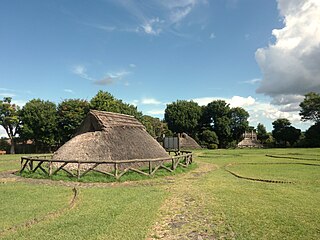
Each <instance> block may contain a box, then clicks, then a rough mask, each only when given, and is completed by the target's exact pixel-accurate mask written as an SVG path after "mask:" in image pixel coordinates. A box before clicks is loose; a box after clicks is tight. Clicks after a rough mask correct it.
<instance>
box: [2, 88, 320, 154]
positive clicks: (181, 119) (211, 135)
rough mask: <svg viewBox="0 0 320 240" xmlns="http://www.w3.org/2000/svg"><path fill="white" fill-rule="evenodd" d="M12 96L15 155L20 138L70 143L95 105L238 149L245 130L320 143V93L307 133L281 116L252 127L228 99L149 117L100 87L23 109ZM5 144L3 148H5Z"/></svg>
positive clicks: (269, 140) (5, 114) (267, 139)
mask: <svg viewBox="0 0 320 240" xmlns="http://www.w3.org/2000/svg"><path fill="white" fill-rule="evenodd" d="M11 100H12V99H11V98H9V97H5V98H4V99H3V100H0V125H2V126H3V127H4V129H5V131H6V133H7V135H8V138H9V140H10V143H11V144H10V146H11V149H10V152H11V153H14V146H15V143H16V141H18V142H26V141H28V140H31V141H32V143H33V144H34V145H35V146H36V151H51V148H52V147H53V148H56V147H59V146H61V145H62V144H64V143H65V142H66V141H68V140H69V139H70V138H71V137H72V136H73V135H74V133H75V132H76V130H77V128H78V127H79V126H80V124H81V122H82V121H83V119H84V117H85V116H86V114H87V113H88V112H89V110H90V109H94V110H101V111H109V112H117V113H123V114H128V115H132V116H134V117H136V118H137V119H138V120H139V121H141V122H142V123H143V124H144V126H145V127H146V129H147V131H148V132H149V133H150V134H151V135H152V136H153V137H158V138H161V137H162V136H163V135H173V134H175V133H182V132H185V133H187V134H188V135H190V136H192V137H193V138H195V140H196V141H197V142H198V143H200V144H201V145H202V146H204V147H207V148H213V149H214V148H230V147H235V146H236V145H237V143H238V142H239V141H240V140H241V137H242V134H243V133H244V132H245V131H253V130H254V131H256V132H257V136H258V139H259V141H260V142H261V143H262V144H264V145H266V146H269V147H288V146H298V147H299V146H301V147H320V95H319V94H317V93H314V92H311V93H308V94H306V95H305V98H304V100H303V102H301V103H300V107H301V111H300V115H301V120H302V121H312V122H314V125H312V126H311V127H310V128H309V129H308V130H307V131H306V132H304V133H303V132H301V130H300V129H297V128H295V127H293V126H292V125H291V123H290V121H289V120H288V119H285V118H280V119H277V120H275V121H274V122H273V123H272V125H273V130H272V132H271V133H268V132H267V131H266V128H265V126H264V125H263V124H261V123H259V124H258V126H257V127H256V129H255V127H253V126H249V122H248V118H249V113H248V112H247V111H246V110H245V109H243V108H241V107H235V108H232V107H230V105H229V104H227V103H226V102H225V101H224V100H214V101H212V102H210V103H209V104H208V105H206V106H199V105H198V104H197V103H196V102H193V101H186V100H177V101H175V102H172V103H170V104H168V105H167V107H166V109H165V115H164V120H162V121H161V120H160V119H158V118H154V117H151V116H147V115H143V114H142V112H140V111H138V109H137V107H136V106H134V105H131V104H128V103H125V102H123V101H122V100H120V99H117V98H115V97H114V96H112V95H111V94H110V93H108V92H104V91H99V92H98V93H97V94H96V95H95V96H94V97H93V98H92V99H91V100H90V101H87V100H83V99H66V100H64V101H62V102H60V103H59V104H58V105H56V104H55V103H53V102H51V101H45V100H41V99H32V100H30V101H29V102H27V103H26V104H25V106H23V107H22V108H21V109H20V108H19V106H17V105H15V104H13V103H12V102H11ZM1 143H3V141H2V142H0V148H1V145H2V144H1Z"/></svg>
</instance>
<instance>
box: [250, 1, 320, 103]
mask: <svg viewBox="0 0 320 240" xmlns="http://www.w3.org/2000/svg"><path fill="white" fill-rule="evenodd" d="M278 8H279V11H280V13H281V15H282V16H283V21H284V25H285V26H284V27H283V28H282V29H274V30H273V31H272V34H273V36H274V37H275V39H276V41H275V43H273V44H270V45H269V46H268V47H266V48H260V49H258V50H257V51H256V60H257V62H258V64H259V66H260V68H261V71H262V73H263V80H262V81H261V84H260V86H259V87H258V89H257V93H263V94H265V95H268V96H271V97H274V98H277V97H278V96H281V97H282V98H288V99H291V100H292V102H290V103H295V100H294V99H292V98H290V96H292V95H295V96H300V99H301V95H304V94H306V93H307V92H310V91H315V92H320V80H319V79H320V68H319V66H320V1H319V0H304V1H301V0H291V1H289V0H278ZM290 103H288V101H285V103H284V105H286V104H290Z"/></svg>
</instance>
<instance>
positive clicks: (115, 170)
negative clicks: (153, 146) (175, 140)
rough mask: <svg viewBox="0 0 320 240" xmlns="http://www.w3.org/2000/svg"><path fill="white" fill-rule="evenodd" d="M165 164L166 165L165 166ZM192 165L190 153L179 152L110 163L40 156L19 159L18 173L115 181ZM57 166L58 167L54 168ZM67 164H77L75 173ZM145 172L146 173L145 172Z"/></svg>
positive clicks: (171, 170)
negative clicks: (93, 175)
mask: <svg viewBox="0 0 320 240" xmlns="http://www.w3.org/2000/svg"><path fill="white" fill-rule="evenodd" d="M132 163H138V164H139V163H145V164H146V165H147V167H146V169H145V170H142V169H139V168H136V167H132V166H131V165H130V164H132ZM165 163H167V164H166V165H165ZM191 163H192V152H188V151H179V152H175V156H171V157H167V158H156V159H132V160H112V161H110V160H109V161H78V160H54V159H52V155H42V156H36V157H34V156H33V157H21V169H20V173H22V172H23V171H25V170H26V169H27V170H29V172H32V173H34V172H35V171H37V170H38V169H39V170H41V171H42V172H44V173H45V174H46V175H47V176H49V177H50V176H52V175H55V174H57V173H58V172H59V171H64V172H66V173H67V174H69V175H70V176H71V177H76V178H78V179H80V178H81V177H83V176H85V175H86V174H87V173H89V172H98V173H101V174H104V175H107V176H111V177H114V178H115V179H117V180H118V179H120V178H121V177H122V176H123V175H124V174H126V173H127V172H129V171H132V172H136V173H139V174H142V175H146V176H152V175H154V174H155V173H156V172H157V171H158V170H159V169H161V168H162V169H165V170H167V171H169V172H173V171H174V170H175V169H176V168H177V167H178V166H182V167H188V166H189V165H190V164H191ZM56 164H59V167H55V165H56ZM68 164H77V168H76V170H75V171H72V170H69V169H67V168H66V166H67V165H68ZM84 164H85V165H87V164H92V166H91V167H89V168H88V169H86V170H82V169H83V168H82V165H84ZM125 164H129V165H130V166H127V167H125V168H124V169H119V166H124V165H125ZM101 165H104V166H108V167H109V168H108V169H111V170H110V171H102V170H100V169H97V167H98V166H101ZM146 170H147V171H146Z"/></svg>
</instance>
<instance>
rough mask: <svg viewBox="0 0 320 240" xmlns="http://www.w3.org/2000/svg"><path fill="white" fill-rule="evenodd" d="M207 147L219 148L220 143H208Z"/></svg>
mask: <svg viewBox="0 0 320 240" xmlns="http://www.w3.org/2000/svg"><path fill="white" fill-rule="evenodd" d="M207 148H208V149H218V145H217V144H215V143H211V144H208V145H207Z"/></svg>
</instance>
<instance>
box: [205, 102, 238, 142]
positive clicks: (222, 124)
mask: <svg viewBox="0 0 320 240" xmlns="http://www.w3.org/2000/svg"><path fill="white" fill-rule="evenodd" d="M230 110H231V109H230V106H229V104H227V103H226V102H225V101H223V100H215V101H213V102H211V103H209V104H208V105H207V106H206V107H205V108H204V111H203V116H202V124H203V126H204V127H207V128H211V129H212V130H213V131H214V132H215V133H216V134H217V136H218V139H219V147H220V148H225V147H227V146H228V143H229V142H230V141H231V140H232V133H231V131H232V130H231V119H230Z"/></svg>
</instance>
